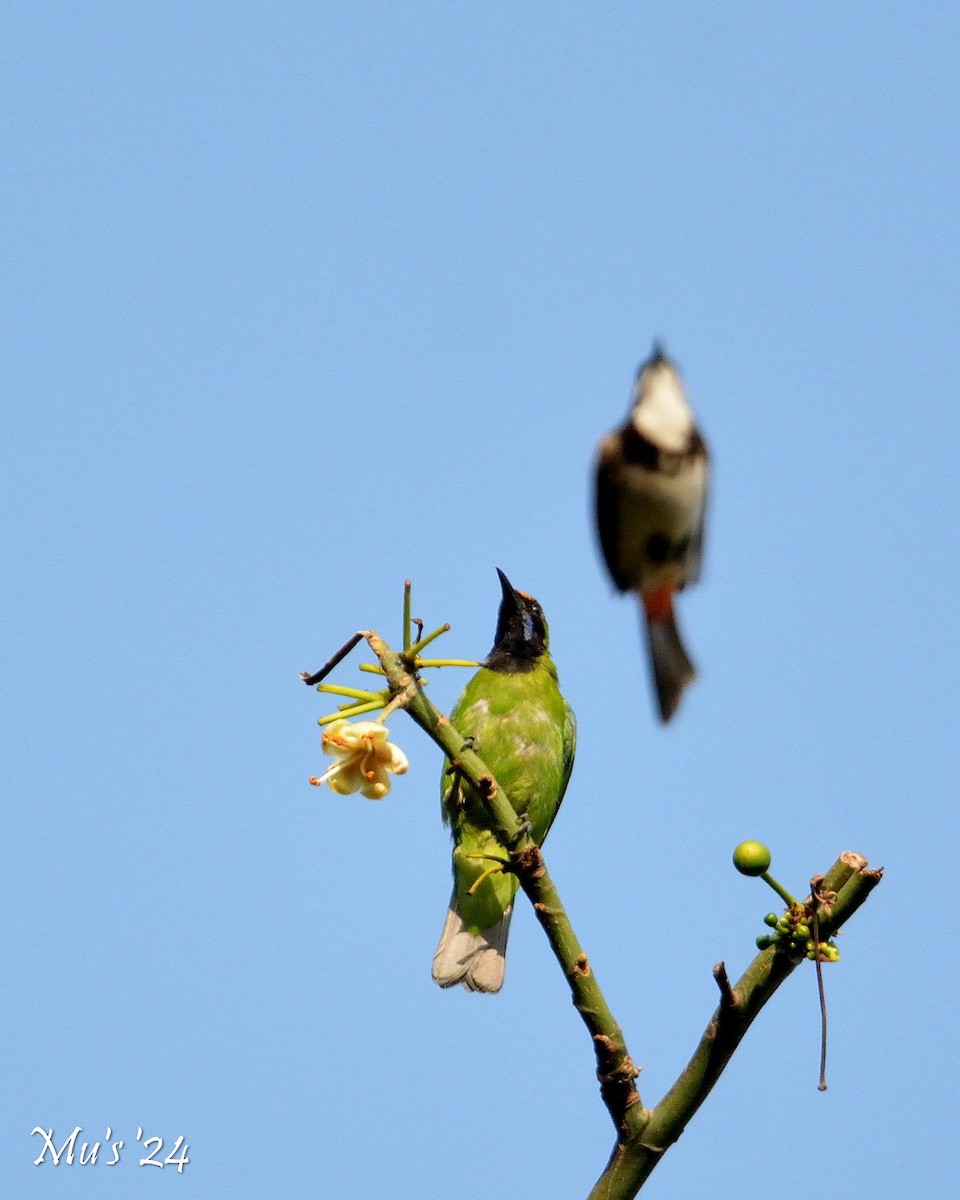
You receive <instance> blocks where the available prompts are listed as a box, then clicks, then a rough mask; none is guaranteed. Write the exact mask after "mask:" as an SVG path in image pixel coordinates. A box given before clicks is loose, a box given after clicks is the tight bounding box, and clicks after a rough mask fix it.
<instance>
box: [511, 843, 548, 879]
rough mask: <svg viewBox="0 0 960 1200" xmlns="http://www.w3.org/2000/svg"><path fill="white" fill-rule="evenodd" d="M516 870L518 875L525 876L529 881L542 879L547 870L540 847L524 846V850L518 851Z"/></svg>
mask: <svg viewBox="0 0 960 1200" xmlns="http://www.w3.org/2000/svg"><path fill="white" fill-rule="evenodd" d="M516 869H517V874H518V875H524V876H526V877H527V878H528V879H542V878H543V876H544V875H545V874H546V870H547V869H546V867H545V866H544V865H543V856H542V855H541V853H540V847H539V846H524V847H523V849H522V850H519V851H517V853H516Z"/></svg>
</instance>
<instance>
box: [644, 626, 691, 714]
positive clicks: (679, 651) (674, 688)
mask: <svg viewBox="0 0 960 1200" xmlns="http://www.w3.org/2000/svg"><path fill="white" fill-rule="evenodd" d="M645 619H646V626H647V645H648V646H649V648H650V662H651V663H652V665H653V679H654V684H655V685H656V689H657V702H658V704H659V706H660V719H661V721H669V720H670V718H671V717H672V716H673V714H674V713H675V712H676V711H677V706H678V705H679V704H680V697H681V695H682V694H683V689H684V688H685V687H686V686H687V684H688V683H691V682H692V681H693V680H694V679H696V677H697V668H696V667H695V666H694V665H693V663H692V662H691V661H690V657H689V655H688V654H687V652H686V650H685V649H684V645H683V642H682V640H681V638H680V630H679V629H678V628H677V619H676V617H675V616H674V613H673V608H672V607H671V609H670V611H669V612H668V613H667V614H666V615H665V616H662V617H657V618H654V617H651V616H650V615H649V614H645Z"/></svg>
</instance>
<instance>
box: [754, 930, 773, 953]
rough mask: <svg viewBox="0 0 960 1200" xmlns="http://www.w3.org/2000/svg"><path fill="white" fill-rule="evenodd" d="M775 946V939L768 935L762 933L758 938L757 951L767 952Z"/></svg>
mask: <svg viewBox="0 0 960 1200" xmlns="http://www.w3.org/2000/svg"><path fill="white" fill-rule="evenodd" d="M772 945H773V938H772V937H770V935H769V934H768V933H761V934H760V936H759V937H758V938H757V949H758V950H767V949H769V948H770V947H771V946H772Z"/></svg>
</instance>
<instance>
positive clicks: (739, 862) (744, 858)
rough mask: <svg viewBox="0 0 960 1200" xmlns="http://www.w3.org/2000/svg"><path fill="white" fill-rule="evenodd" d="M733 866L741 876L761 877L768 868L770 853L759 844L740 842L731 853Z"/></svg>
mask: <svg viewBox="0 0 960 1200" xmlns="http://www.w3.org/2000/svg"><path fill="white" fill-rule="evenodd" d="M733 865H734V866H735V867H736V868H737V870H738V871H739V872H740V874H741V875H762V874H763V873H764V871H766V870H767V869H768V867H769V866H770V851H769V850H768V849H767V847H766V846H762V845H761V844H760V843H759V842H741V843H740V845H739V846H738V847H737V848H736V850H734V852H733Z"/></svg>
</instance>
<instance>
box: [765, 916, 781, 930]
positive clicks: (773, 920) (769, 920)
mask: <svg viewBox="0 0 960 1200" xmlns="http://www.w3.org/2000/svg"><path fill="white" fill-rule="evenodd" d="M779 920H780V917H779V916H778V915H777V913H767V915H766V916H765V917H764V918H763V923H764V925H769V926H770V928H771V929H776V927H777V922H778V921H779Z"/></svg>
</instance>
